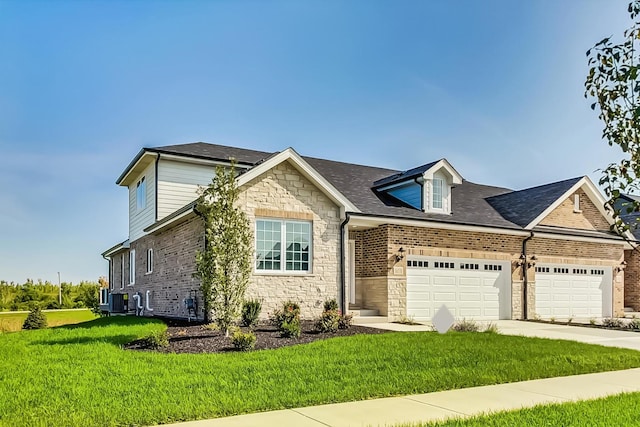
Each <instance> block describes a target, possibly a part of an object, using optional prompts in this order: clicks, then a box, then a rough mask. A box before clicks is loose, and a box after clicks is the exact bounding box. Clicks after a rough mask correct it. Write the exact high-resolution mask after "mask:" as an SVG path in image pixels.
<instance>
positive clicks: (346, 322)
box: [338, 314, 353, 329]
mask: <svg viewBox="0 0 640 427" xmlns="http://www.w3.org/2000/svg"><path fill="white" fill-rule="evenodd" d="M352 323H353V314H343V315H342V316H340V320H338V328H339V329H349V328H350V327H351V324H352Z"/></svg>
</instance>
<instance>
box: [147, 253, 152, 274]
mask: <svg viewBox="0 0 640 427" xmlns="http://www.w3.org/2000/svg"><path fill="white" fill-rule="evenodd" d="M152 272H153V249H152V248H149V249H147V274H150V273H152Z"/></svg>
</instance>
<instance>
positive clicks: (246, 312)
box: [242, 299, 262, 328]
mask: <svg viewBox="0 0 640 427" xmlns="http://www.w3.org/2000/svg"><path fill="white" fill-rule="evenodd" d="M261 310H262V303H261V302H260V301H258V300H255V299H253V300H248V301H245V302H244V304H242V325H243V326H248V327H250V328H251V327H253V326H254V325H255V324H256V323H257V322H258V317H259V316H260V311H261Z"/></svg>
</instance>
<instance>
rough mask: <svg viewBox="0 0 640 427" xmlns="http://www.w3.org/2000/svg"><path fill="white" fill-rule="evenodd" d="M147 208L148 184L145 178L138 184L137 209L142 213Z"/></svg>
mask: <svg viewBox="0 0 640 427" xmlns="http://www.w3.org/2000/svg"><path fill="white" fill-rule="evenodd" d="M146 207H147V183H146V182H145V180H144V176H143V177H142V179H141V180H140V181H138V184H136V209H137V210H139V211H141V210H143V209H144V208H146Z"/></svg>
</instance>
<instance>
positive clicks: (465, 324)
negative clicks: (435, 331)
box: [451, 319, 480, 332]
mask: <svg viewBox="0 0 640 427" xmlns="http://www.w3.org/2000/svg"><path fill="white" fill-rule="evenodd" d="M451 329H453V330H454V331H456V332H478V331H479V330H480V325H478V324H477V323H476V322H474V321H473V320H467V319H462V320H461V321H459V322H456V323H455V324H454V325H453V327H452V328H451Z"/></svg>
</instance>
